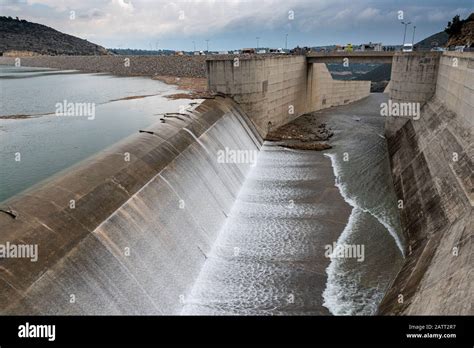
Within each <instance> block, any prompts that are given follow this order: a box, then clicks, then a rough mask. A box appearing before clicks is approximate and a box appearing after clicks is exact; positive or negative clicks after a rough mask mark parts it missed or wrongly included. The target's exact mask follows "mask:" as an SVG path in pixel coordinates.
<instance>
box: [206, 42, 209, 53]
mask: <svg viewBox="0 0 474 348" xmlns="http://www.w3.org/2000/svg"><path fill="white" fill-rule="evenodd" d="M206 47H207V50H206V52H207V53H209V39H207V40H206Z"/></svg>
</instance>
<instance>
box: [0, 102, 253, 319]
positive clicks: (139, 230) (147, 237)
mask: <svg viewBox="0 0 474 348" xmlns="http://www.w3.org/2000/svg"><path fill="white" fill-rule="evenodd" d="M147 131H148V133H137V134H136V135H133V136H131V137H129V138H127V139H125V140H124V141H122V142H120V143H118V144H117V145H114V146H112V147H111V148H109V149H107V150H105V151H103V152H101V153H100V154H98V155H96V156H93V157H92V158H90V159H88V160H86V161H84V162H82V163H80V164H78V165H76V166H75V167H73V168H71V169H69V170H67V171H65V172H63V173H60V174H58V175H56V176H55V177H53V178H51V179H49V180H48V181H47V182H44V183H41V184H39V185H38V186H37V187H35V188H32V189H30V190H28V191H27V192H24V193H22V194H20V195H18V196H15V197H13V198H12V199H10V200H8V201H7V202H5V203H4V205H5V206H6V207H8V209H11V210H12V211H13V212H14V214H15V215H16V218H13V217H12V216H11V215H10V214H6V213H3V212H2V213H0V230H1V231H2V233H1V234H0V244H3V245H5V244H6V243H7V242H8V243H10V244H16V245H18V244H23V245H24V244H27V245H37V246H38V254H39V255H38V260H37V261H36V262H31V261H30V260H29V259H24V258H23V259H20V258H3V259H1V260H0V266H1V267H0V312H1V313H2V314H175V313H179V312H180V310H181V307H182V305H183V302H184V298H185V296H186V295H187V292H188V291H189V289H190V286H191V285H192V284H193V282H194V280H195V278H196V277H197V275H198V272H199V270H200V269H201V267H202V265H203V263H204V261H205V260H206V257H207V256H206V254H207V252H208V251H209V250H210V247H211V245H212V243H213V241H214V239H215V238H216V236H217V232H218V231H219V229H220V227H221V226H222V224H223V222H224V220H225V218H226V216H227V214H228V213H229V211H230V208H231V206H232V205H233V203H234V200H235V198H236V196H237V194H238V192H239V190H240V188H241V186H242V183H243V181H244V180H245V177H246V173H247V171H248V170H249V168H250V165H251V164H250V163H249V162H248V161H247V162H244V163H240V162H238V161H233V162H232V161H230V162H229V161H225V157H224V160H219V151H225V150H226V149H230V150H231V151H232V150H247V151H253V152H255V151H258V149H259V148H260V146H261V142H262V141H261V139H260V138H259V136H258V133H257V132H256V130H255V129H254V127H253V125H252V123H251V122H249V121H248V119H247V116H246V115H245V114H244V113H243V112H241V111H240V109H239V107H238V106H237V105H236V104H235V103H234V102H233V101H231V100H230V99H227V98H220V97H217V98H216V99H214V100H207V101H205V102H204V103H203V104H201V105H199V106H198V107H197V108H196V110H195V111H194V112H193V113H191V114H190V115H189V117H186V116H182V115H181V116H178V117H168V118H165V123H158V124H156V125H153V126H151V127H150V128H148V129H147ZM149 132H152V133H153V134H151V133H149Z"/></svg>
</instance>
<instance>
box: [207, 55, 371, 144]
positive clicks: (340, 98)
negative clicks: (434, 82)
mask: <svg viewBox="0 0 474 348" xmlns="http://www.w3.org/2000/svg"><path fill="white" fill-rule="evenodd" d="M207 75H208V87H209V90H210V91H212V92H219V93H223V94H226V95H229V96H231V97H232V98H233V99H234V100H235V101H236V102H237V103H238V104H239V105H240V106H241V107H242V109H244V110H245V112H246V113H247V114H248V115H249V117H250V119H251V120H252V121H253V122H254V124H255V126H256V127H257V129H258V131H259V132H260V134H261V135H262V136H265V135H266V134H267V133H268V131H270V130H273V129H276V128H278V127H280V126H282V125H284V124H286V123H288V122H291V121H292V120H294V119H295V118H297V117H298V116H301V115H303V114H305V113H307V112H311V111H316V110H320V109H324V108H328V107H331V106H337V105H342V104H348V103H350V102H353V101H356V100H359V99H362V98H364V97H366V96H368V95H369V93H370V81H335V80H333V79H332V77H331V74H330V73H329V71H328V69H327V67H326V65H325V64H323V63H308V62H307V59H306V57H304V56H277V57H258V56H257V57H251V58H248V59H246V58H227V59H222V58H216V59H210V60H208V61H207Z"/></svg>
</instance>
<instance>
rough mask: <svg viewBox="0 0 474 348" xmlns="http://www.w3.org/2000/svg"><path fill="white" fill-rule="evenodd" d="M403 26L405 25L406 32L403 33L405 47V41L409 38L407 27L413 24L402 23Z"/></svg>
mask: <svg viewBox="0 0 474 348" xmlns="http://www.w3.org/2000/svg"><path fill="white" fill-rule="evenodd" d="M402 24H403V25H405V32H404V33H403V44H404V45H405V39H406V36H407V26H408V25H410V24H411V22H402Z"/></svg>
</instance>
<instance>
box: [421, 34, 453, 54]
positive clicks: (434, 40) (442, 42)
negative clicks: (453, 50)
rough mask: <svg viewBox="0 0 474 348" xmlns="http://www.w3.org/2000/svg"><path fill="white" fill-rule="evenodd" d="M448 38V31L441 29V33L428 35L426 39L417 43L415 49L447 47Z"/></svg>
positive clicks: (424, 49)
mask: <svg viewBox="0 0 474 348" xmlns="http://www.w3.org/2000/svg"><path fill="white" fill-rule="evenodd" d="M448 39H449V35H448V33H446V32H444V31H441V32H439V33H436V34H433V35H431V36H428V37H427V38H426V39H424V40H421V41H420V42H418V43H416V44H415V50H417V51H426V50H430V49H432V48H433V47H446V45H447V43H448Z"/></svg>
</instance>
